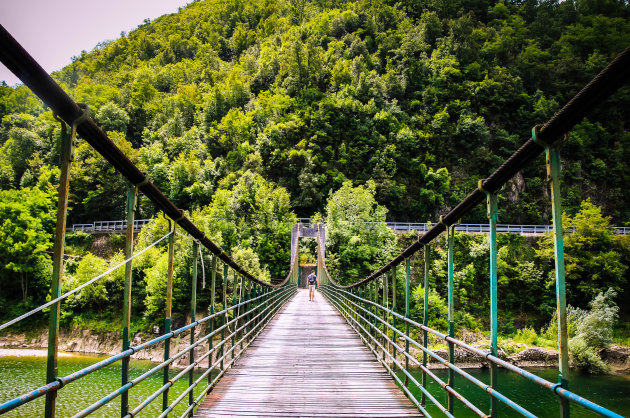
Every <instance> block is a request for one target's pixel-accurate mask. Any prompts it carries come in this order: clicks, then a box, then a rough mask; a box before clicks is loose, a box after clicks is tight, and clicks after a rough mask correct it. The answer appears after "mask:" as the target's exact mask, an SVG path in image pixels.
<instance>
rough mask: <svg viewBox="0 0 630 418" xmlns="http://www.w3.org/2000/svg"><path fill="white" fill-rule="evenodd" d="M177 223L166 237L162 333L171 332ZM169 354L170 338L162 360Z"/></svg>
mask: <svg viewBox="0 0 630 418" xmlns="http://www.w3.org/2000/svg"><path fill="white" fill-rule="evenodd" d="M176 231H177V224H176V223H175V222H173V223H172V229H171V235H170V236H169V237H168V284H167V287H166V316H165V318H164V334H168V333H169V332H171V313H172V310H173V260H174V259H175V233H176ZM170 356H171V339H170V338H167V339H166V340H164V361H166V360H168V359H169V358H170ZM168 380H169V367H168V365H166V366H165V367H164V372H163V378H162V384H164V385H166V384H167V383H168ZM166 408H168V389H166V390H165V391H164V394H163V395H162V411H165V410H166Z"/></svg>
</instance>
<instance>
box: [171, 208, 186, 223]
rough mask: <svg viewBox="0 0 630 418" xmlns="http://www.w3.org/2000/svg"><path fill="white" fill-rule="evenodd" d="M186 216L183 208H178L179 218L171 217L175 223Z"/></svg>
mask: <svg viewBox="0 0 630 418" xmlns="http://www.w3.org/2000/svg"><path fill="white" fill-rule="evenodd" d="M185 217H186V215H184V210H183V209H180V210H179V218H177V219H173V221H175V223H179V221H181V220H182V219H184V218H185Z"/></svg>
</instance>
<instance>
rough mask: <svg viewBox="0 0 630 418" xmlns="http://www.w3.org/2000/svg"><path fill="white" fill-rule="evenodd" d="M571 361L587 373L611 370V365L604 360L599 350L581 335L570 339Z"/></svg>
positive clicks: (572, 364) (601, 372) (574, 365)
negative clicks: (598, 352)
mask: <svg viewBox="0 0 630 418" xmlns="http://www.w3.org/2000/svg"><path fill="white" fill-rule="evenodd" d="M569 362H570V364H571V367H576V368H578V369H580V370H582V371H584V372H586V373H590V374H603V373H607V372H608V371H609V370H610V366H608V365H607V364H606V363H604V362H603V361H602V359H601V358H600V357H599V355H598V354H597V351H595V349H594V348H593V347H591V346H589V344H588V343H587V342H586V341H585V340H584V339H583V338H581V337H575V338H572V339H571V340H570V341H569Z"/></svg>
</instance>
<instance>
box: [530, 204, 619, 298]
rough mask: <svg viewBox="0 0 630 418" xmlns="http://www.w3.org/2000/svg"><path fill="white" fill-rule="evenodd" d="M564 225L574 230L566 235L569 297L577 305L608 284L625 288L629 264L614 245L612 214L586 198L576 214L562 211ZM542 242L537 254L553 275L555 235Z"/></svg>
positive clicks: (610, 286) (568, 229)
mask: <svg viewBox="0 0 630 418" xmlns="http://www.w3.org/2000/svg"><path fill="white" fill-rule="evenodd" d="M563 225H564V229H565V231H571V232H569V233H567V234H565V238H564V249H565V264H566V279H567V295H568V300H569V301H570V302H571V303H573V304H575V305H577V306H586V304H587V303H588V302H589V301H590V300H592V299H593V298H594V297H595V296H597V294H598V293H600V292H604V291H606V290H607V289H608V288H612V289H613V290H615V291H617V292H621V291H623V290H624V289H625V287H626V283H627V278H626V276H625V273H626V271H627V269H628V266H627V265H624V263H623V261H622V255H621V253H620V252H619V251H618V250H617V248H615V247H616V246H615V245H614V241H613V234H614V232H613V231H612V230H611V228H610V217H604V216H603V215H602V209H601V208H600V207H598V206H595V205H593V204H592V203H591V202H590V200H585V201H584V202H582V204H581V205H580V211H579V212H578V213H577V214H576V215H575V216H574V217H573V218H571V217H568V216H566V215H563ZM539 245H540V249H539V250H538V251H537V254H538V256H539V257H540V258H541V259H542V260H544V262H545V263H546V268H547V271H548V272H549V274H550V275H552V273H553V270H552V268H551V267H552V266H553V260H554V254H553V252H554V250H553V237H552V236H550V235H548V236H545V238H543V239H542V240H541V241H540V243H539ZM551 277H553V276H551Z"/></svg>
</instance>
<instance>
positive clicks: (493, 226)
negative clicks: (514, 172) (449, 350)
mask: <svg viewBox="0 0 630 418" xmlns="http://www.w3.org/2000/svg"><path fill="white" fill-rule="evenodd" d="M482 182H483V180H479V189H480V190H481V191H484V192H485V193H486V200H487V206H488V220H489V223H490V353H491V354H492V355H493V356H496V355H497V351H498V343H497V328H498V319H497V222H498V220H499V211H498V208H497V197H496V195H495V194H494V193H490V192H486V191H485V190H483V187H482ZM490 386H492V388H494V389H496V388H497V366H496V364H494V363H492V362H491V363H490ZM497 406H498V404H497V401H496V399H495V398H494V396H490V416H492V417H496V416H497V414H498V412H497Z"/></svg>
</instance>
